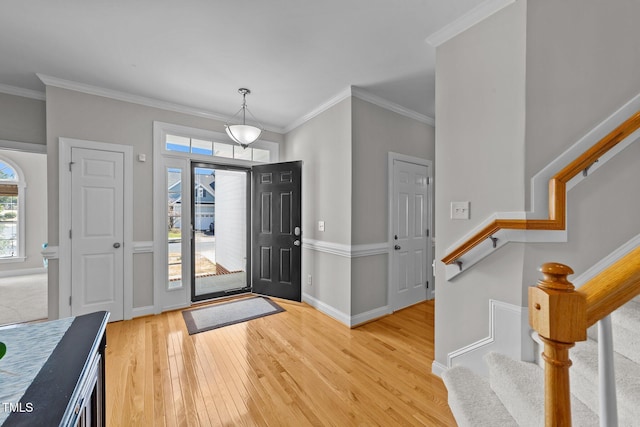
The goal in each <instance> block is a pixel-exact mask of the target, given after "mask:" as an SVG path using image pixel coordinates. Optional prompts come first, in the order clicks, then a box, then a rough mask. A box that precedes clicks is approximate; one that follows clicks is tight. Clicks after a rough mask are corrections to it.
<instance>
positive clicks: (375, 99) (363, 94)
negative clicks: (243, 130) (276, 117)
mask: <svg viewBox="0 0 640 427" xmlns="http://www.w3.org/2000/svg"><path fill="white" fill-rule="evenodd" d="M349 97H355V98H358V99H361V100H363V101H367V102H370V103H371V104H374V105H377V106H378V107H381V108H384V109H385V110H389V111H393V112H394V113H397V114H400V115H402V116H405V117H409V118H410V119H414V120H417V121H419V122H422V123H426V124H428V125H430V126H435V124H436V121H435V119H433V118H432V117H429V116H425V115H424V114H420V113H418V112H416V111H413V110H410V109H408V108H405V107H403V106H401V105H399V104H396V103H394V102H391V101H387V100H386V99H384V98H381V97H379V96H377V95H373V94H372V93H369V92H367V91H366V90H364V89H361V88H359V87H355V86H349V87H348V88H345V89H343V90H341V91H340V92H339V93H338V94H336V95H334V96H333V97H331V98H330V99H328V100H327V101H325V102H323V103H322V104H320V105H319V106H317V107H316V108H314V109H313V110H311V111H310V112H308V113H307V114H305V115H304V116H302V117H300V118H299V119H297V120H295V121H293V122H292V123H291V124H289V125H288V126H287V127H285V128H284V129H283V131H284V133H289V132H291V131H292V130H294V129H295V128H297V127H298V126H300V125H302V124H304V123H306V122H308V121H309V120H311V119H313V118H314V117H316V116H319V115H320V114H322V113H323V112H325V111H327V110H328V109H329V108H331V107H333V106H335V105H336V104H338V103H340V102H342V101H344V100H345V99H347V98H349Z"/></svg>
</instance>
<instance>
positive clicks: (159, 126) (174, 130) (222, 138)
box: [153, 122, 280, 166]
mask: <svg viewBox="0 0 640 427" xmlns="http://www.w3.org/2000/svg"><path fill="white" fill-rule="evenodd" d="M153 127H154V134H156V133H157V134H158V136H159V140H160V141H161V144H160V147H157V148H159V149H160V154H161V155H162V156H170V157H181V158H188V159H190V160H194V161H202V162H208V163H211V162H214V163H217V164H223V165H224V164H226V165H236V166H247V164H251V165H254V164H256V165H257V164H263V163H275V162H277V161H278V159H279V156H280V144H278V143H277V142H271V141H265V140H262V139H259V140H257V141H255V142H253V143H252V144H251V145H250V146H249V148H258V149H262V150H266V151H268V152H269V153H270V154H269V161H268V162H262V161H254V160H246V159H239V158H230V157H221V156H214V155H209V154H198V153H192V152H191V150H189V151H188V152H186V151H177V150H167V145H166V140H167V135H175V136H180V137H183V138H190V139H197V140H205V141H212V142H213V143H218V144H226V145H229V146H230V147H232V149H233V150H234V152H235V148H234V147H239V145H238V144H236V143H235V142H233V141H231V140H230V139H229V136H228V135H227V134H226V133H221V132H216V131H212V130H206V129H198V128H192V127H189V126H182V125H176V124H172V123H163V122H153ZM212 149H213V145H212Z"/></svg>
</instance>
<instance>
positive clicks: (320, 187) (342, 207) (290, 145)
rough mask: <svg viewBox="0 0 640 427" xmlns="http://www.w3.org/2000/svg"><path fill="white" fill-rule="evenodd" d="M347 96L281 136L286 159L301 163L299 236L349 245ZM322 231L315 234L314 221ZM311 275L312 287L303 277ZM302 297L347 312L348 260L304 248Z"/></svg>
mask: <svg viewBox="0 0 640 427" xmlns="http://www.w3.org/2000/svg"><path fill="white" fill-rule="evenodd" d="M351 103H352V100H351V98H347V99H345V100H343V101H341V102H339V103H338V104H337V105H335V106H333V107H331V108H330V109H328V110H326V111H324V112H322V113H321V114H319V115H318V116H316V117H314V118H312V119H311V120H309V121H307V122H306V123H304V124H302V125H301V126H299V127H297V128H296V129H294V130H292V131H291V132H289V133H288V134H286V135H285V144H284V147H283V148H284V149H283V150H282V152H281V155H282V156H283V159H284V160H302V161H303V165H302V237H303V242H304V239H305V238H306V239H314V240H319V241H322V242H328V243H336V244H341V245H351V227H352V222H351V209H352V208H351V198H352V178H351V132H352V124H351ZM320 220H322V221H325V231H324V232H322V231H318V226H317V224H318V221H320ZM308 275H311V276H312V277H313V281H312V285H311V286H309V285H308V284H307V276H308ZM302 282H303V288H302V291H303V293H306V294H308V295H311V296H312V297H313V298H316V299H317V300H319V301H321V302H322V303H324V304H327V305H329V306H330V307H332V308H334V309H336V310H338V311H340V312H341V313H343V314H345V315H349V314H350V313H351V263H350V260H349V258H346V257H343V256H340V255H334V254H329V253H324V252H319V251H316V250H312V249H308V248H305V249H303V252H302Z"/></svg>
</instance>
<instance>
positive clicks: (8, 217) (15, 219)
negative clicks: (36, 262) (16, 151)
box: [0, 157, 24, 262]
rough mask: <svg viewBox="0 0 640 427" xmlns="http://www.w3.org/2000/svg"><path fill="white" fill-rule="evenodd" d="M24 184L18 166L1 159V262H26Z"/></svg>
mask: <svg viewBox="0 0 640 427" xmlns="http://www.w3.org/2000/svg"><path fill="white" fill-rule="evenodd" d="M23 217H24V182H23V180H22V173H21V171H20V169H19V168H18V166H17V165H15V164H13V163H12V162H11V161H9V160H7V159H3V158H2V157H0V262H1V261H3V260H11V261H18V260H24V243H23V241H22V240H23V239H22V238H23V236H24V221H23Z"/></svg>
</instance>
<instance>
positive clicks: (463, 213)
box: [451, 202, 469, 219]
mask: <svg viewBox="0 0 640 427" xmlns="http://www.w3.org/2000/svg"><path fill="white" fill-rule="evenodd" d="M451 219H469V202H451Z"/></svg>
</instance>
